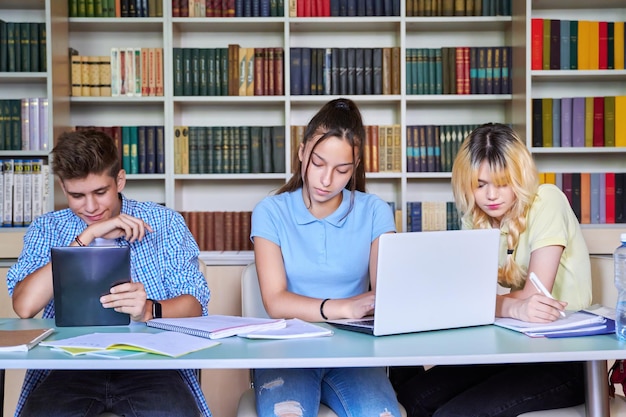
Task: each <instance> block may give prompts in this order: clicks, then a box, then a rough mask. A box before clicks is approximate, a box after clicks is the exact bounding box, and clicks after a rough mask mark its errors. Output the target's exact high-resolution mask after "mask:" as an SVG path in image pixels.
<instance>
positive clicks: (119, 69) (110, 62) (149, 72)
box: [70, 48, 164, 97]
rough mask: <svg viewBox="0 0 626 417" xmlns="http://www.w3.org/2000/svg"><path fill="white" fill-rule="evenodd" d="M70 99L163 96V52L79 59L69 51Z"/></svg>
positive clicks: (114, 51)
mask: <svg viewBox="0 0 626 417" xmlns="http://www.w3.org/2000/svg"><path fill="white" fill-rule="evenodd" d="M70 64H71V67H70V68H71V83H72V90H71V91H72V96H73V97H94V96H95V97H97V96H112V97H117V96H136V97H140V96H163V89H164V86H163V48H111V54H110V56H82V55H79V53H78V51H77V50H75V49H73V48H70Z"/></svg>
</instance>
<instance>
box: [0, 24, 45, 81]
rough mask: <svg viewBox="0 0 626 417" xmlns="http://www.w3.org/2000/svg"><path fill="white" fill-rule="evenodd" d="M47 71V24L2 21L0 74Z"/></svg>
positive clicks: (0, 32)
mask: <svg viewBox="0 0 626 417" xmlns="http://www.w3.org/2000/svg"><path fill="white" fill-rule="evenodd" d="M46 71H47V58H46V24H45V23H42V22H6V21H4V20H2V19H0V72H46Z"/></svg>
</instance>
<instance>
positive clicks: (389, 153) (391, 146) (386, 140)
mask: <svg viewBox="0 0 626 417" xmlns="http://www.w3.org/2000/svg"><path fill="white" fill-rule="evenodd" d="M305 128H306V126H303V125H292V126H291V127H290V129H291V158H292V161H295V160H296V158H297V157H298V148H299V146H300V143H301V142H302V138H303V137H304V130H305ZM365 135H366V138H365V147H364V149H363V152H364V163H365V172H401V171H402V135H401V133H400V125H397V124H396V125H367V126H365ZM291 166H292V168H294V167H295V163H293V162H292V164H291Z"/></svg>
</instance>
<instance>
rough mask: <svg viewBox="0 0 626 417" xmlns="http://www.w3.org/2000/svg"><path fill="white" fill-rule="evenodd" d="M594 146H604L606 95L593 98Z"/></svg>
mask: <svg viewBox="0 0 626 417" xmlns="http://www.w3.org/2000/svg"><path fill="white" fill-rule="evenodd" d="M593 146H604V97H594V98H593Z"/></svg>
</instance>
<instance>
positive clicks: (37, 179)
mask: <svg viewBox="0 0 626 417" xmlns="http://www.w3.org/2000/svg"><path fill="white" fill-rule="evenodd" d="M50 186H51V185H50V171H49V166H48V165H47V164H46V163H45V162H44V160H43V159H32V160H26V159H24V160H23V159H0V218H1V219H2V227H24V226H28V225H29V224H30V223H31V222H32V221H33V219H35V218H36V217H37V216H40V215H41V214H43V213H45V212H47V211H48V207H49V204H50V202H49V201H48V199H49V196H50Z"/></svg>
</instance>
